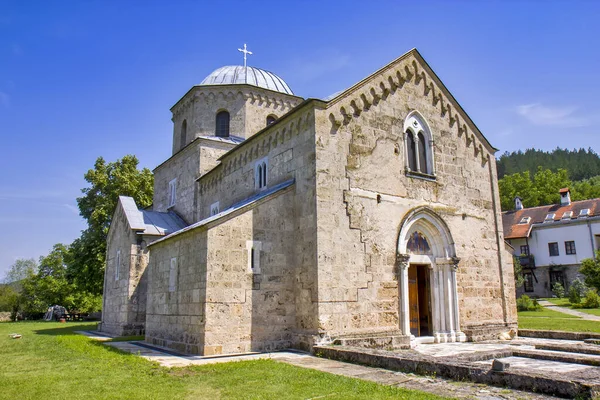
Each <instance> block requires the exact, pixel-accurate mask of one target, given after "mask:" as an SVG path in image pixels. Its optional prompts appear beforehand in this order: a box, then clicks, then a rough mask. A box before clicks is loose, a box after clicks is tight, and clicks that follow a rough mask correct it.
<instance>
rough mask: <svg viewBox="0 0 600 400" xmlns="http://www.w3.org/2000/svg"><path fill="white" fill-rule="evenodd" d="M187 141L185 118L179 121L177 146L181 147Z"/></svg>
mask: <svg viewBox="0 0 600 400" xmlns="http://www.w3.org/2000/svg"><path fill="white" fill-rule="evenodd" d="M186 141H187V120H185V119H184V120H183V122H182V123H181V131H180V132H179V148H180V149H183V148H184V147H185V145H186Z"/></svg>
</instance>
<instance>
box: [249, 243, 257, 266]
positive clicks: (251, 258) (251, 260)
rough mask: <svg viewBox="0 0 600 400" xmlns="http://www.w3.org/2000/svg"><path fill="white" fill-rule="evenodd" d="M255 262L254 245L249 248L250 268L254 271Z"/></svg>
mask: <svg viewBox="0 0 600 400" xmlns="http://www.w3.org/2000/svg"><path fill="white" fill-rule="evenodd" d="M255 267H256V263H255V262H254V247H253V248H251V249H250V269H251V270H252V272H254V269H255Z"/></svg>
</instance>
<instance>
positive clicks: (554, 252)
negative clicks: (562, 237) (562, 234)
mask: <svg viewBox="0 0 600 400" xmlns="http://www.w3.org/2000/svg"><path fill="white" fill-rule="evenodd" d="M548 252H549V253H550V257H556V256H558V255H559V253H558V243H556V242H552V243H548Z"/></svg>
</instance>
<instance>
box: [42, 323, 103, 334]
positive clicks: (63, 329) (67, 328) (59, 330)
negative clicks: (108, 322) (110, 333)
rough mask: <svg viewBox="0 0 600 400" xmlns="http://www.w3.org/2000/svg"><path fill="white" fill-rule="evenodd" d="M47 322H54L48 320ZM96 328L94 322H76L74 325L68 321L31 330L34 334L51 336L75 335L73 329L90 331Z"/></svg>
mask: <svg viewBox="0 0 600 400" xmlns="http://www.w3.org/2000/svg"><path fill="white" fill-rule="evenodd" d="M48 324H56V323H52V322H49V323H48ZM90 330H96V324H84V323H76V324H74V325H70V324H69V323H66V324H61V325H60V326H56V327H54V328H48V329H38V330H35V331H33V333H35V334H36V335H52V336H64V335H77V333H75V331H90Z"/></svg>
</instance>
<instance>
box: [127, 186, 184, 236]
mask: <svg viewBox="0 0 600 400" xmlns="http://www.w3.org/2000/svg"><path fill="white" fill-rule="evenodd" d="M119 202H120V203H121V206H122V207H123V211H125V216H126V218H127V222H128V223H129V227H130V228H131V229H132V230H134V231H139V232H138V233H141V234H143V235H154V236H165V235H169V234H171V233H173V232H176V231H178V230H180V229H183V228H185V227H186V226H187V224H186V223H185V222H184V221H183V220H182V219H181V218H180V217H179V216H178V215H177V214H175V213H174V212H158V211H149V210H140V209H138V208H137V205H136V204H135V200H133V198H132V197H129V196H119Z"/></svg>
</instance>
